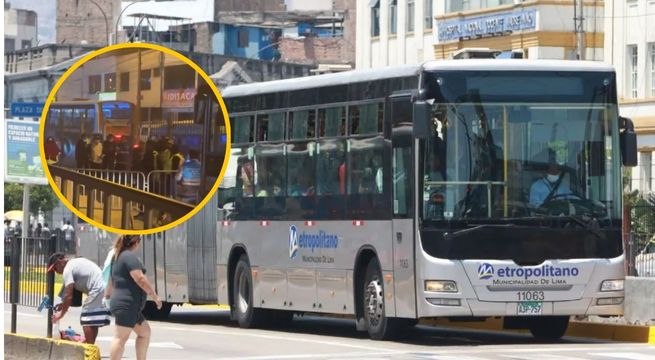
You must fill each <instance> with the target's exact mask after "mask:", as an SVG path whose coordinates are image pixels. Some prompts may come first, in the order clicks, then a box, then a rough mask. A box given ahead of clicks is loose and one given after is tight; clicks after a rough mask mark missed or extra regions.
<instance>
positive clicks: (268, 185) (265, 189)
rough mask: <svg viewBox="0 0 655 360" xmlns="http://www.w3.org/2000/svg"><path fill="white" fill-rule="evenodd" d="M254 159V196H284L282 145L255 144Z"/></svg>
mask: <svg viewBox="0 0 655 360" xmlns="http://www.w3.org/2000/svg"><path fill="white" fill-rule="evenodd" d="M255 160H256V167H255V181H256V184H255V194H256V196H257V197H272V196H285V195H286V191H285V190H286V172H285V171H284V169H285V168H286V157H285V155H284V145H257V149H256V151H255Z"/></svg>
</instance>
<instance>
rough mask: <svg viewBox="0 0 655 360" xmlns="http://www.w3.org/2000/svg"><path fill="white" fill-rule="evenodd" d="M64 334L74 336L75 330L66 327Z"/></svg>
mask: <svg viewBox="0 0 655 360" xmlns="http://www.w3.org/2000/svg"><path fill="white" fill-rule="evenodd" d="M66 336H68V337H70V338H72V337H73V336H75V330H73V328H72V327H70V326H69V327H68V329H66Z"/></svg>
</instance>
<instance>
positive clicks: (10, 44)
mask: <svg viewBox="0 0 655 360" xmlns="http://www.w3.org/2000/svg"><path fill="white" fill-rule="evenodd" d="M14 50H16V41H15V40H14V39H10V38H5V53H8V52H10V51H14Z"/></svg>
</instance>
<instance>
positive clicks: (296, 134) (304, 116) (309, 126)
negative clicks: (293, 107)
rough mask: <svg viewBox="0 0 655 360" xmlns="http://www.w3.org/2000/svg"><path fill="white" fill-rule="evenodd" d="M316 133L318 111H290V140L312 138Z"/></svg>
mask: <svg viewBox="0 0 655 360" xmlns="http://www.w3.org/2000/svg"><path fill="white" fill-rule="evenodd" d="M315 135H316V112H315V111H314V110H302V111H294V112H291V113H289V140H303V139H311V138H314V137H315Z"/></svg>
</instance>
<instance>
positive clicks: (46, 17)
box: [5, 0, 57, 45]
mask: <svg viewBox="0 0 655 360" xmlns="http://www.w3.org/2000/svg"><path fill="white" fill-rule="evenodd" d="M5 1H6V2H9V3H10V4H11V7H12V8H14V9H26V10H34V11H36V13H37V16H38V22H39V45H42V44H50V43H54V42H55V38H56V37H55V20H56V18H57V12H56V7H55V6H56V4H57V2H56V1H55V0H5Z"/></svg>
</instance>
